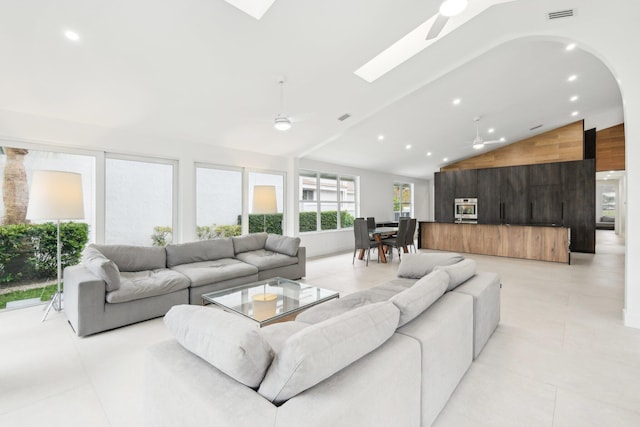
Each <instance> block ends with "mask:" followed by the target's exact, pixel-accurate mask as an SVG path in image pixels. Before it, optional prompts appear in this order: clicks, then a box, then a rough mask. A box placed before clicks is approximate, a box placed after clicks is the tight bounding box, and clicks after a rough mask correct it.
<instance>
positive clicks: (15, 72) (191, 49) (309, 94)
mask: <svg viewBox="0 0 640 427" xmlns="http://www.w3.org/2000/svg"><path fill="white" fill-rule="evenodd" d="M471 1H474V0H471ZM475 1H476V2H483V1H484V2H486V1H487V0H475ZM439 3H440V2H439V1H438V0H405V1H403V2H402V3H398V2H393V1H384V0H349V1H339V0H323V1H313V0H275V2H274V3H273V5H272V6H271V8H269V10H268V11H267V12H266V13H265V14H264V16H263V17H262V18H261V19H260V20H257V19H255V18H253V17H251V16H249V15H247V14H245V13H243V12H242V11H240V10H238V9H237V8H235V7H233V6H232V5H230V4H229V3H227V2H225V1H224V0H182V1H161V2H158V1H152V0H136V1H125V0H111V1H108V2H98V1H86V0H85V1H83V0H60V1H55V2H52V1H47V0H34V1H24V0H22V1H21V0H4V1H3V2H2V4H1V5H0V58H2V62H1V63H2V65H1V66H0V94H1V96H0V110H6V111H15V112H19V113H24V114H28V115H33V116H42V117H48V118H56V119H59V120H62V121H67V122H74V123H83V124H89V125H95V126H98V127H101V128H107V129H118V130H120V131H130V132H134V133H142V134H148V135H159V136H162V137H164V138H170V139H173V140H175V141H182V140H187V141H193V142H199V143H205V144H211V145H215V146H221V147H229V148H236V149H241V150H249V151H254V152H259V153H267V154H271V155H279V156H293V157H303V158H310V159H316V160H322V161H327V162H331V163H338V164H345V165H349V166H354V167H360V168H366V169H375V170H382V171H386V172H390V173H396V174H400V175H406V176H413V177H417V178H429V177H431V176H432V175H433V172H434V171H437V170H438V168H439V167H440V165H442V164H443V163H446V162H449V161H454V160H457V159H461V158H464V157H468V156H470V155H473V154H475V153H476V152H475V151H474V150H473V149H472V147H471V142H472V140H473V138H474V136H475V133H476V131H475V126H474V122H473V118H474V117H477V116H479V117H481V120H480V133H481V135H482V136H483V137H484V138H485V139H495V138H499V137H504V138H506V141H507V143H508V142H515V141H517V140H519V139H523V138H526V137H529V136H532V135H533V134H535V133H540V132H545V131H547V130H549V129H552V128H554V127H558V126H561V125H564V124H567V123H570V122H573V121H576V120H579V119H584V120H585V127H586V128H593V127H596V128H598V129H603V128H606V127H609V126H612V125H615V124H617V123H620V122H622V121H623V117H622V101H621V96H620V91H619V89H618V85H617V83H616V81H615V79H614V77H613V76H612V75H611V73H610V71H609V70H608V69H607V68H606V67H605V66H604V64H603V63H602V62H601V61H600V60H598V59H597V58H595V57H594V56H593V55H591V54H590V53H587V52H586V51H584V50H583V49H582V48H581V46H579V45H578V46H577V47H576V48H575V49H574V50H571V51H567V50H566V49H565V48H566V46H567V44H568V43H570V42H571V40H549V39H541V38H537V37H533V36H532V37H530V38H524V39H517V40H505V39H503V38H502V36H501V35H502V33H503V31H506V30H504V29H505V28H508V27H509V25H517V20H518V19H529V20H532V19H535V20H541V21H542V22H541V25H571V20H572V19H573V20H575V19H586V18H584V17H581V14H580V13H577V14H576V15H575V16H574V17H571V18H564V19H566V21H564V22H560V21H558V22H551V21H549V22H548V23H547V22H546V20H547V18H546V16H545V14H544V13H540V14H539V15H534V14H532V15H531V16H526V17H521V16H520V15H519V14H517V13H514V11H515V10H517V8H518V7H519V5H520V4H522V3H527V4H528V6H530V7H531V8H534V9H535V7H537V6H536V5H535V4H534V3H536V1H535V0H515V1H511V2H506V3H504V4H498V5H495V6H492V7H489V8H488V9H486V10H485V11H483V12H482V13H480V14H478V15H477V16H473V17H472V18H470V19H469V20H468V21H467V22H465V23H462V24H461V25H459V26H458V27H457V28H449V29H448V31H445V33H447V32H448V34H445V35H444V36H443V37H441V38H440V39H438V40H436V41H435V42H433V43H432V44H430V45H429V46H428V47H426V48H425V49H424V50H422V51H420V52H419V53H417V54H416V55H415V56H413V57H411V58H409V59H408V60H406V61H405V62H403V63H401V64H400V65H398V66H397V67H396V68H394V69H392V70H391V71H390V72H388V73H386V74H384V75H383V76H381V77H380V78H378V79H377V80H375V81H373V82H371V83H369V82H367V81H365V80H363V79H362V78H360V77H358V76H357V75H355V74H354V71H356V70H357V69H358V68H360V67H361V66H362V65H363V64H365V63H367V61H369V60H370V59H372V58H373V57H375V56H376V55H377V54H379V53H380V52H382V51H383V50H384V49H386V48H387V47H389V46H390V45H392V44H393V43H394V42H396V41H397V40H399V39H400V38H402V37H403V36H405V35H406V34H407V33H409V32H411V31H412V30H414V29H415V28H416V27H418V26H419V25H421V24H422V23H424V22H425V21H427V20H428V19H430V18H432V17H433V16H434V15H435V14H436V13H437V10H438V6H439ZM542 3H546V4H552V2H549V1H546V2H542ZM563 3H566V2H563ZM575 3H577V5H578V7H579V6H580V2H575ZM568 6H572V4H571V3H569V4H568ZM552 11H553V10H544V11H542V10H540V11H539V12H552ZM537 12H538V11H536V13H537ZM454 24H455V23H454ZM452 25H453V24H452ZM66 30H73V31H75V32H77V33H78V35H79V37H80V38H79V40H77V41H70V40H68V39H67V38H65V37H64V34H63V33H64V31H66ZM570 75H576V76H577V78H576V80H575V81H573V82H569V81H568V80H567V79H568V77H569V76H570ZM281 77H284V78H285V80H286V83H285V85H284V90H283V92H284V107H283V109H284V111H283V112H284V113H286V114H287V115H289V116H290V117H291V118H292V120H293V122H294V123H293V127H292V129H290V130H289V131H287V132H279V131H277V130H274V128H273V119H274V117H275V116H276V114H277V113H279V112H280V92H279V86H278V84H277V81H278V79H280V78H281ZM574 95H577V96H578V97H579V98H578V99H577V100H576V101H570V97H572V96H574ZM454 99H460V103H459V104H458V105H454V104H453V100H454ZM574 111H575V112H577V114H576V115H574V116H572V115H571V113H572V112H574ZM343 114H350V116H351V117H350V118H348V119H346V120H344V121H340V120H338V117H340V116H342V115H343ZM539 125H542V126H540V127H537V126H539ZM534 127H537V128H536V129H535V130H533V131H532V130H530V129H531V128H534ZM489 128H494V129H495V132H494V133H493V134H489V133H488V129H489ZM2 133H3V132H2V129H1V124H0V134H2ZM379 135H384V139H382V140H380V139H379ZM409 145H410V146H411V147H410V148H409V149H407V146H409ZM491 147H496V146H495V145H493V146H491ZM488 148H489V147H487V148H485V150H486V149H488ZM427 153H431V155H427ZM445 157H446V158H447V159H448V160H447V161H445V160H443V159H444V158H445Z"/></svg>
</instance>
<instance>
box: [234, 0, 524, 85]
mask: <svg viewBox="0 0 640 427" xmlns="http://www.w3.org/2000/svg"><path fill="white" fill-rule="evenodd" d="M227 1H229V0H227ZM512 1H514V0H476V1H473V2H470V3H469V6H468V7H467V8H466V9H465V10H464V11H463V12H462V13H460V14H459V15H457V16H454V17H452V18H450V19H449V21H448V22H447V24H446V25H445V27H444V29H443V30H442V32H441V33H440V35H438V37H436V38H434V39H431V40H426V39H425V38H426V36H427V33H428V32H429V29H430V28H431V26H432V25H433V23H434V22H435V20H436V18H437V17H438V14H435V15H433V16H432V17H431V18H429V19H427V20H426V21H425V22H423V23H422V24H420V25H419V26H418V27H416V28H415V29H414V30H412V31H411V32H410V33H409V34H407V35H406V36H404V37H402V38H401V39H400V40H398V41H397V42H395V43H394V44H392V45H391V46H389V47H388V48H387V49H385V50H383V51H382V52H380V53H379V54H378V55H377V56H375V57H374V58H372V59H371V60H370V61H369V62H367V63H366V64H364V65H363V66H362V67H360V68H358V69H357V70H356V71H354V73H355V75H357V76H358V77H360V78H362V79H364V80H366V81H367V82H369V83H372V82H374V81H375V80H377V79H378V78H380V77H382V76H383V75H385V74H386V73H388V72H389V71H391V70H393V69H394V68H396V67H397V66H398V65H400V64H402V63H403V62H405V61H406V60H408V59H410V58H412V57H413V56H415V55H417V54H418V53H420V52H421V51H422V50H424V49H426V48H427V47H429V46H431V44H433V43H435V42H436V41H437V40H440V39H441V38H442V37H444V36H446V35H447V34H449V33H450V32H452V31H453V30H455V29H457V28H458V27H460V26H461V25H463V24H465V23H466V22H467V21H469V20H471V19H472V18H474V17H476V16H477V15H479V14H481V13H482V12H484V11H485V10H487V9H488V8H490V7H491V6H494V5H496V4H501V3H509V2H512Z"/></svg>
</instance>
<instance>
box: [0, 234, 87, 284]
mask: <svg viewBox="0 0 640 427" xmlns="http://www.w3.org/2000/svg"><path fill="white" fill-rule="evenodd" d="M88 238H89V226H88V224H85V223H80V222H64V223H61V224H60V243H61V256H60V259H61V264H62V268H63V269H64V267H66V266H68V265H75V264H78V263H79V262H80V258H81V257H82V250H83V249H84V247H85V245H86V244H87V241H88ZM57 245H58V243H57V226H56V224H54V223H52V222H47V223H44V224H12V225H0V283H12V282H16V281H19V280H28V279H36V278H55V277H56V276H57V271H58V265H57V251H58V250H57Z"/></svg>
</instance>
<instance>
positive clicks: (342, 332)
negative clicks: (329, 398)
mask: <svg viewBox="0 0 640 427" xmlns="http://www.w3.org/2000/svg"><path fill="white" fill-rule="evenodd" d="M398 317H399V312H398V309H397V308H396V307H395V306H394V305H393V304H391V303H390V302H388V301H385V302H381V303H377V304H370V305H367V306H364V307H360V308H357V309H355V310H352V311H349V312H347V313H344V314H342V315H340V316H336V317H334V318H331V319H328V320H326V321H324V322H321V323H317V324H315V325H311V326H308V327H306V328H304V329H303V330H301V331H300V332H298V333H296V334H294V335H293V336H291V337H290V338H289V339H288V340H287V341H286V342H285V343H284V347H283V348H282V350H281V351H280V352H279V353H277V354H276V357H275V358H274V360H273V363H272V364H271V366H270V367H269V370H268V371H267V374H266V375H265V377H264V380H263V381H262V384H260V388H259V389H258V393H260V394H261V395H262V396H264V397H265V398H266V399H268V400H270V401H271V402H273V403H275V404H281V403H283V402H285V401H286V400H287V399H290V398H292V397H293V396H295V395H297V394H298V393H301V392H303V391H304V390H306V389H308V388H310V387H313V386H314V385H316V384H318V383H319V382H321V381H322V380H324V379H326V378H329V377H330V376H331V375H333V374H335V373H336V372H338V371H340V370H341V369H343V368H345V367H347V366H349V365H350V364H351V363H353V362H355V361H356V360H358V359H360V358H361V357H363V356H364V355H366V354H368V353H370V352H371V351H373V350H375V349H376V348H378V347H379V346H380V345H382V344H383V343H384V342H385V341H386V340H388V339H389V338H390V337H391V335H393V333H394V332H395V330H396V327H397V326H398Z"/></svg>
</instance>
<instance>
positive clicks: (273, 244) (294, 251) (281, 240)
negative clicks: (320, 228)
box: [264, 234, 300, 256]
mask: <svg viewBox="0 0 640 427" xmlns="http://www.w3.org/2000/svg"><path fill="white" fill-rule="evenodd" d="M299 246H300V238H299V237H289V236H280V235H278V234H269V235H268V236H267V241H266V243H265V245H264V248H265V249H266V250H268V251H273V252H278V253H280V254H285V255H289V256H296V255H298V247H299Z"/></svg>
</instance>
